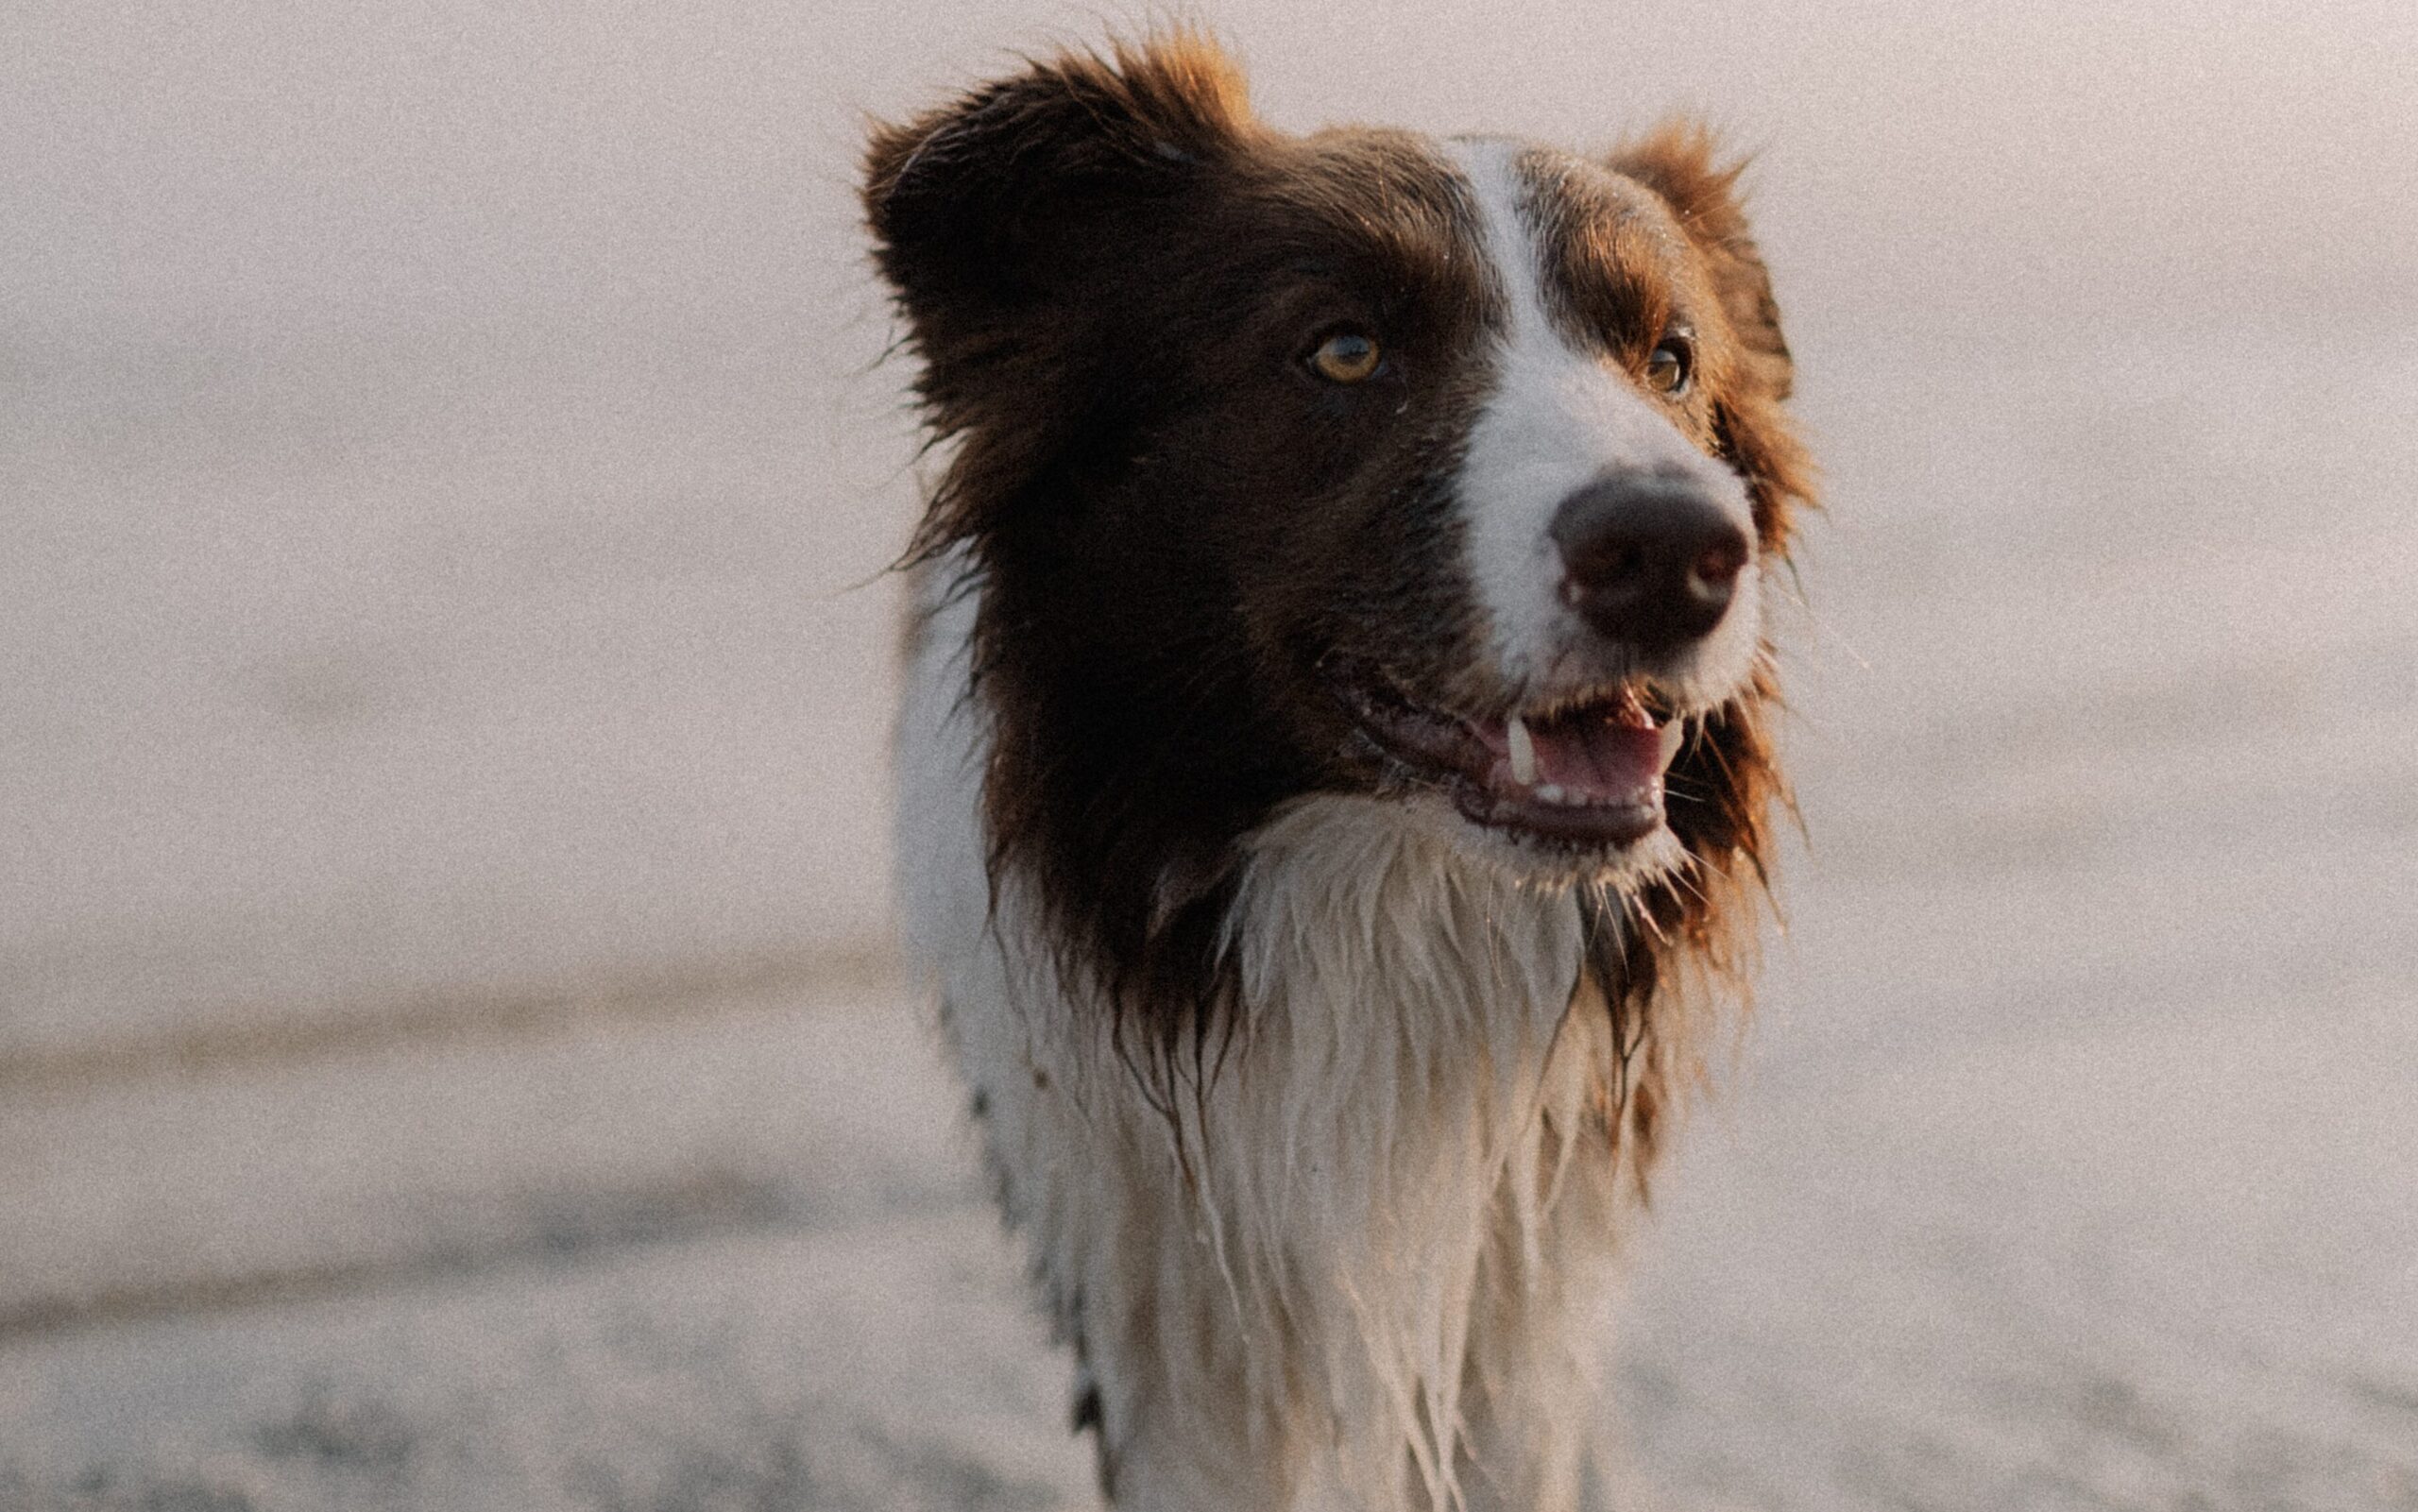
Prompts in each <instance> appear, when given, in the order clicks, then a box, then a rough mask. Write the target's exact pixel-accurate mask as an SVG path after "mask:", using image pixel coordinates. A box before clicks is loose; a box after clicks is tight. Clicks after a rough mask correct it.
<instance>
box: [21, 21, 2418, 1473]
mask: <svg viewBox="0 0 2418 1512" xmlns="http://www.w3.org/2000/svg"><path fill="white" fill-rule="evenodd" d="M1193 14H1194V15H1195V16H1196V18H1197V19H1199V20H1201V21H1204V22H1206V23H1208V24H1210V25H1213V26H1214V27H1216V28H1217V29H1218V31H1219V32H1220V33H1221V34H1222V35H1223V36H1225V37H1226V38H1227V39H1228V40H1229V41H1230V42H1231V43H1233V44H1234V45H1235V48H1236V49H1237V50H1238V51H1239V52H1240V53H1241V54H1242V56H1243V57H1244V58H1245V59H1246V60H1247V62H1248V64H1249V65H1250V68H1251V70H1252V76H1253V79H1254V83H1255V87H1256V93H1257V97H1258V100H1259V103H1260V106H1261V108H1262V110H1263V111H1264V112H1265V113H1266V114H1268V115H1269V116H1270V117H1271V118H1272V119H1274V120H1275V121H1277V122H1278V123H1280V124H1283V125H1286V126H1292V127H1311V126H1314V125H1317V124H1320V123H1321V122H1325V121H1330V120H1343V119H1351V118H1366V119H1376V120H1385V121H1391V122H1399V123H1403V124H1408V125H1413V126H1418V127H1427V128H1431V129H1439V130H1461V129H1477V128H1483V129H1488V130H1498V131H1506V132H1517V133H1526V134H1531V135H1536V136H1541V137H1546V138H1550V139H1554V140H1558V141H1562V142H1569V143H1584V142H1590V141H1594V142H1601V141H1605V140H1609V138H1611V137H1614V136H1616V135H1617V134H1619V133H1620V131H1621V130H1622V129H1623V128H1625V127H1635V126H1638V125H1641V124H1643V123H1644V122H1647V121H1649V120H1651V119H1653V118H1654V117H1655V116H1657V115H1658V114H1660V112H1662V111H1664V110H1669V109H1672V108H1677V107H1685V108H1693V109H1695V110H1701V111H1703V112H1704V113H1707V114H1709V115H1710V116H1711V117H1712V118H1714V119H1715V120H1717V121H1720V122H1722V123H1724V124H1726V125H1727V126H1728V127H1729V128H1730V130H1731V132H1732V134H1733V136H1734V138H1735V139H1736V140H1737V141H1739V142H1740V143H1742V144H1747V145H1751V146H1754V147H1756V148H1758V149H1759V151H1760V158H1759V165H1758V168H1757V170H1756V172H1755V176H1754V180H1753V181H1754V183H1755V186H1756V204H1757V209H1758V216H1757V218H1758V225H1759V229H1760V230H1761V233H1762V240H1763V243H1764V246H1765V248H1766V250H1767V252H1768V254H1769V257H1770V261H1771V263H1772V264H1773V267H1774V269H1775V273H1776V277H1777V279H1778V282H1779V292H1780V296H1781V301H1782V305H1783V308H1784V310H1785V312H1786V314H1787V316H1788V320H1789V329H1790V333H1791V336H1792V339H1793V341H1794V344H1795V346H1796V349H1797V352H1798V356H1799V369H1800V385H1801V393H1802V403H1801V406H1800V408H1801V410H1802V413H1803V414H1804V415H1805V416H1806V417H1807V418H1808V420H1809V422H1810V423H1811V425H1812V427H1813V429H1814V432H1815V433H1816V435H1817V438H1818V441H1819V445H1820V449H1821V453H1822V455H1823V457H1824V458H1825V460H1826V463H1827V464H1828V468H1829V475H1830V479H1831V489H1830V492H1831V517H1830V518H1828V519H1826V520H1822V521H1817V522H1816V523H1815V525H1814V530H1813V539H1812V543H1811V548H1810V551H1809V553H1808V564H1807V580H1808V586H1809V592H1810V596H1811V600H1812V603H1813V614H1812V616H1811V618H1810V619H1809V620H1808V621H1807V622H1806V623H1805V624H1804V625H1802V626H1801V627H1800V631H1799V635H1798V639H1797V643H1796V647H1795V653H1796V654H1795V655H1794V658H1793V664H1792V673H1793V675H1794V677H1795V688H1796V703H1797V704H1798V705H1799V706H1800V709H1801V715H1800V717H1799V718H1798V720H1797V721H1796V725H1795V727H1794V730H1793V732H1792V734H1793V748H1794V759H1795V762H1796V770H1797V773H1798V774H1799V777H1800V780H1801V786H1802V789H1803V798H1804V807H1805V810H1806V814H1807V820H1808V826H1809V830H1810V833H1811V837H1812V841H1811V846H1810V849H1809V850H1808V851H1807V853H1806V854H1803V855H1801V856H1798V857H1796V858H1795V859H1794V861H1793V863H1792V865H1791V866H1790V869H1789V872H1788V875H1787V876H1786V879H1785V881H1786V894H1785V895H1786V898H1787V900H1788V903H1789V912H1790V917H1791V921H1792V929H1791V932H1790V934H1789V935H1788V937H1787V938H1786V939H1785V940H1782V941H1778V942H1776V943H1775V944H1774V948H1773V952H1772V969H1771V972H1770V977H1769V983H1768V987H1767V990H1766V992H1765V994H1764V997H1763V1003H1762V1010H1761V1014H1760V1018H1759V1021H1758V1023H1757V1026H1756V1028H1755V1029H1754V1032H1753V1034H1752V1036H1751V1038H1750V1040H1749V1042H1748V1044H1747V1047H1746V1049H1745V1052H1744V1053H1743V1054H1742V1057H1741V1059H1740V1062H1739V1064H1738V1066H1737V1067H1736V1069H1735V1070H1734V1072H1733V1073H1732V1074H1731V1075H1730V1076H1729V1077H1728V1079H1727V1080H1726V1085H1725V1091H1724V1095H1723V1096H1722V1097H1721V1099H1720V1100H1719V1102H1718V1103H1717V1104H1716V1105H1715V1106H1714V1107H1713V1108H1712V1109H1711V1110H1710V1111H1709V1112H1708V1113H1706V1114H1705V1115H1704V1116H1702V1117H1700V1118H1699V1119H1698V1120H1697V1121H1696V1123H1695V1125H1694V1128H1693V1130H1691V1136H1690V1140H1689V1143H1688V1147H1687V1149H1686V1151H1685V1153H1684V1156H1683V1159H1682V1161H1681V1163H1680V1165H1681V1168H1680V1169H1678V1170H1676V1171H1674V1172H1672V1173H1671V1176H1670V1179H1669V1180H1667V1181H1665V1183H1664V1185H1663V1193H1664V1200H1663V1202H1662V1205H1661V1207H1660V1214H1659V1221H1658V1224H1657V1227H1656V1229H1655V1231H1654V1232H1653V1234H1652V1235H1651V1237H1650V1238H1648V1239H1647V1240H1646V1241H1645V1242H1644V1243H1643V1245H1642V1246H1641V1255H1640V1258H1641V1264H1640V1268H1639V1274H1638V1278H1637V1282H1636V1284H1635V1287H1634V1295H1633V1297H1632V1299H1631V1300H1630V1304H1629V1306H1628V1308H1627V1310H1626V1326H1625V1332H1626V1338H1625V1341H1624V1342H1623V1343H1622V1345H1621V1347H1620V1348H1619V1350H1618V1351H1617V1352H1614V1353H1611V1354H1610V1355H1609V1359H1610V1361H1611V1364H1610V1367H1609V1369H1610V1373H1611V1379H1612V1380H1613V1383H1614V1385H1615V1386H1616V1391H1615V1396H1616V1397H1617V1398H1618V1400H1619V1402H1620V1404H1621V1408H1622V1411H1621V1414H1620V1417H1621V1419H1622V1421H1623V1422H1624V1423H1625V1424H1626V1428H1625V1430H1624V1433H1625V1436H1626V1438H1627V1439H1628V1441H1629V1442H1630V1443H1631V1444H1632V1445H1633V1457H1634V1459H1635V1460H1636V1462H1637V1465H1638V1468H1639V1470H1640V1473H1641V1474H1642V1475H1643V1476H1646V1477H1649V1478H1650V1481H1651V1483H1652V1484H1654V1485H1656V1486H1658V1487H1660V1488H1661V1492H1662V1495H1663V1500H1662V1501H1661V1502H1660V1503H1656V1504H1668V1505H1671V1506H1675V1507H1718V1508H1757V1509H1762V1508H1772V1509H1783V1508H1785V1509H1798V1508H1808V1509H1811V1508H1865V1507H1904V1508H1924V1509H1934V1508H1935V1509H1943V1512H1944V1509H1970V1508H1997V1507H2003V1508H2010V1509H2012V1508H2024V1509H2031V1508H2067V1507H2075V1508H2081V1507H2125V1508H2136V1507H2138V1508H2177V1509H2181V1508H2193V1509H2221V1508H2222V1509H2230V1508H2262V1509H2264V1508H2307V1509H2309V1512H2345V1509H2372V1508H2379V1509H2380V1508H2418V985H2413V983H2418V755H2413V750H2418V250H2413V249H2414V248H2418V10H2413V9H2412V8H2410V7H2409V6H2407V5H2406V4H2402V3H2399V0H2364V3H2360V4H2346V5H2337V6H2330V7H2303V6H2287V5H2283V4H2279V3H2248V0H2219V3H2195V4H2184V3H2182V0H2156V3H2153V4H2141V5H2131V6H2118V7H2110V6H2105V5H2101V4H2083V3H2079V0H2051V3H2046V4H2032V5H2024V6H2006V7H1982V6H1950V5H1923V4H1916V3H1913V0H1866V3H1850V4H1833V5H1814V4H1788V3H1779V0H1765V3H1757V0H1735V3H1728V4H1720V5H1715V4H1710V3H1698V0H1652V3H1650V4H1646V3H1640V4H1626V3H1609V0H1595V3H1587V4H1545V5H1535V6H1528V7H1523V8H1491V7H1483V8H1482V7H1476V6H1469V7H1444V6H1435V7H1429V8H1393V9H1388V8H1378V7H1374V6H1369V5H1353V4H1334V5H1326V6H1320V7H1316V8H1312V7H1286V6H1280V5H1275V4H1269V3H1233V4H1211V5H1203V6H1201V7H1200V8H1198V9H1197V10H1196V11H1194V12H1193ZM1134 19H1135V18H1134V17H1133V16H1132V15H1130V14H1128V13H1125V12H1115V11H1103V10H1102V9H1101V8H1098V7H1090V6H1073V5H1025V6H1013V5H1005V4H1002V5H965V6H955V7H951V6H942V5H936V4H930V3H927V0H893V3H887V4H883V5H880V6H872V5H864V4H858V3H854V0H851V3H849V4H844V5H826V6H820V7H810V6H804V5H797V6H771V5H760V4H755V3H751V0H709V3H703V4H698V5H693V6H686V7H649V6H641V5H636V4H607V3H597V4H587V5H579V6H571V7H564V8H536V7H526V6H521V5H517V4H510V3H504V0H413V3H409V4H401V5H374V6H373V5H352V4H308V3H279V0H222V3H220V4H216V5H213V6H210V7H202V8H194V7H169V6H145V5H124V6H115V5H91V4H70V3H65V0H18V4H17V5H16V6H15V7H14V8H11V9H10V10H9V14H8V15H7V17H6V18H4V19H0V1507H5V1508H8V1509H9V1512H14V1509H16V1508H20V1507H24V1508H41V1509H49V1508H55V1507H56V1508H89V1509H100V1508H112V1509H113V1508H134V1507H143V1508H179V1509H187V1508H190V1509H208V1512H246V1509H258V1512H270V1509H286V1508H293V1509H303V1508H327V1507H344V1508H352V1507H398V1508H400V1507H412V1508H423V1507H426V1508H448V1509H451V1508H467V1509H476V1508H497V1509H515V1512H520V1509H536V1508H556V1507H561V1508H598V1509H621V1508H632V1509H638V1508H645V1509H660V1512H687V1509H721V1508H733V1509H738V1508H766V1509H773V1508H816V1509H823V1508H831V1509H842V1508H845V1509H856V1508H865V1509H885V1512H887V1509H893V1508H926V1507H929V1508H961V1507H1015V1508H1035V1509H1042V1508H1060V1507H1080V1506H1083V1505H1086V1504H1088V1502H1087V1500H1086V1497H1087V1491H1086V1470H1085V1453H1084V1451H1083V1450H1082V1449H1081V1446H1079V1445H1077V1444H1075V1443H1074V1442H1073V1441H1071V1440H1069V1439H1067V1438H1066V1437H1065V1436H1064V1431H1063V1430H1064V1397H1063V1392H1064V1366H1063V1364H1062V1363H1061V1362H1059V1361H1058V1360H1057V1359H1055V1358H1054V1357H1053V1356H1051V1355H1050V1354H1049V1353H1048V1352H1047V1351H1046V1350H1044V1349H1043V1348H1042V1347H1041V1345H1040V1342H1039V1339H1038V1334H1037V1330H1036V1328H1035V1326H1034V1325H1033V1324H1032V1322H1031V1321H1030V1319H1029V1317H1027V1314H1026V1312H1025V1310H1024V1309H1023V1307H1022V1304H1021V1302H1020V1300H1019V1298H1018V1295H1017V1289H1016V1282H1015V1266H1014V1262H1013V1257H1012V1256H1011V1254H1010V1253H1009V1251H1008V1250H1007V1249H1005V1248H1004V1247H1003V1246H1002V1245H1001V1244H1000V1242H999V1241H998V1239H997V1237H996V1232H995V1225H994V1224H993V1223H992V1221H991V1219H990V1217H989V1215H988V1214H987V1212H986V1211H985V1210H984V1208H983V1207H982V1205H981V1203H980V1202H979V1199H978V1198H977V1197H976V1195H975V1189H974V1183H973V1182H972V1181H970V1180H969V1178H968V1175H967V1171H966V1167H965V1164H964V1153H965V1151H964V1145H963V1135H962V1130H961V1129H960V1128H959V1126H958V1122H957V1120H958V1116H959V1115H958V1112H957V1099H956V1097H955V1096H954V1094H953V1093H952V1092H951V1091H950V1090H949V1087H948V1084H947V1082H946V1080H945V1078H944V1077H943V1076H942V1075H941V1074H940V1073H939V1071H938V1069H937V1060H936V1057H935V1056H934V1054H933V1052H932V1049H931V1046H930V1045H929V1042H928V1037H927V1035H926V1032H925V1029H924V1028H923V1024H922V1020H921V1018H920V1016H919V1013H920V1010H919V1006H918V1005H916V1004H914V1003H912V1002H911V1000H909V998H908V997H907V996H906V995H905V994H902V993H901V992H900V991H899V990H898V989H897V988H896V987H895V985H894V982H893V980H892V977H891V975H890V970H889V967H888V964H887V956H886V948H887V947H886V943H885V930H886V927H887V920H888V916H889V903H888V897H887V857H886V850H887V841H886V832H887V831H886V826H887V805H888V797H887V786H886V781H887V779H886V775H885V770H884V763H885V756H884V749H883V748H884V743H885V736H884V724H885V721H886V719H887V715H888V708H889V704H890V700H891V697H892V692H891V688H892V678H893V669H892V667H891V664H890V647H891V640H892V636H891V617H892V613H893V594H892V589H891V586H890V585H889V584H888V583H887V582H886V581H884V580H882V579H881V577H880V575H879V574H880V569H881V568H882V566H883V565H884V564H885V563H886V562H887V561H888V560H889V559H890V557H891V555H892V554H893V553H894V552H895V550H896V549H897V547H898V545H899V543H900V542H901V540H902V539H903V537H904V534H905V531H906V527H907V523H908V521H909V518H910V517H911V507H912V496H913V478H912V476H911V471H910V469H909V459H910V457H911V450H912V428H911V421H910V420H909V418H908V417H907V416H905V415H904V413H903V412H902V411H901V409H900V407H899V404H898V392H899V388H900V385H901V383H902V382H903V381H904V379H905V376H906V375H905V373H904V371H903V370H902V369H901V368H899V367H898V366H897V365H886V366H885V365H878V363H877V359H878V358H879V356H880V353H881V352H882V350H883V348H884V346H885V344H886V342H887V340H888V338H889V335H890V328H889V322H888V317H887V314H886V313H885V312H884V310H883V309H882V307H881V303H880V300H879V298H878V297H877V294H876V292H875V291H874V289H873V288H872V286H871V283H870V280H868V278H867V277H866V274H865V270H864V267H863V264H862V258H861V254H860V241H859V237H858V233H857V231H856V229H855V213H854V211H853V208H852V202H851V198H850V180H851V177H852V171H853V170H852V165H853V161H854V155H855V150H856V144H857V142H858V140H859V138H860V133H861V123H862V120H863V118H864V115H865V113H866V112H873V113H876V114H896V113H900V112H904V111H906V110H911V109H913V108H915V107H917V106H919V105H921V104H924V103H927V102H928V101H930V100H932V99H934V98H937V97H938V96H939V95H940V93H942V92H944V91H945V90H946V89H947V88H949V87H950V86H952V85H960V84H963V83H966V82H970V81H972V80H973V79H975V78H978V77H979V76H982V75H983V74H984V73H986V72H988V71H990V70H993V69H996V67H998V66H1000V64H1001V63H1002V61H1003V60H1004V59H1006V57H1007V55H1008V52H1009V51H1010V50H1012V49H1018V48H1021V49H1027V50H1030V49H1032V48H1036V47H1046V46H1048V45H1050V44H1052V43H1054V42H1062V41H1087V40H1094V39H1097V38H1098V37H1099V36H1100V35H1101V34H1102V32H1103V30H1104V29H1105V28H1106V26H1108V25H1111V24H1122V25H1132V24H1133V21H1134ZM1613 1431H1615V1430H1614V1429H1613V1428H1612V1427H1611V1426H1610V1425H1609V1423H1608V1425H1607V1432H1608V1433H1609V1432H1613Z"/></svg>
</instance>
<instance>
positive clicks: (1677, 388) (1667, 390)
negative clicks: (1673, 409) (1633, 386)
mask: <svg viewBox="0 0 2418 1512" xmlns="http://www.w3.org/2000/svg"><path fill="white" fill-rule="evenodd" d="M1695 365H1696V349H1695V344H1694V343H1693V342H1691V341H1689V340H1688V338H1687V337H1685V336H1665V337H1663V338H1662V343H1661V345H1660V346H1659V347H1656V348H1654V350H1653V351H1652V352H1651V353H1649V354H1648V355H1647V357H1646V359H1645V386H1646V387H1648V388H1650V389H1652V390H1654V392H1656V393H1657V394H1660V395H1661V396H1662V397H1663V398H1665V399H1677V398H1678V397H1679V396H1680V395H1681V394H1684V393H1686V392H1687V390H1688V380H1689V378H1690V377H1692V376H1693V375H1694V370H1695Z"/></svg>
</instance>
